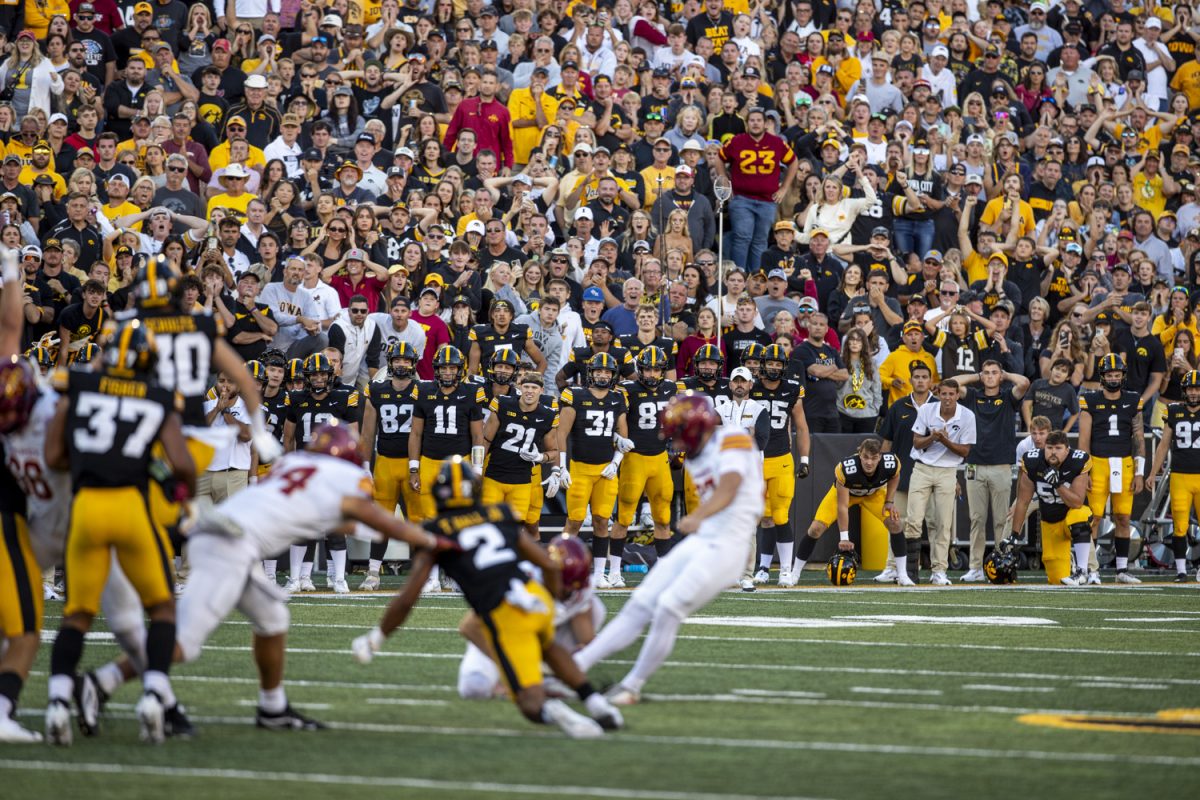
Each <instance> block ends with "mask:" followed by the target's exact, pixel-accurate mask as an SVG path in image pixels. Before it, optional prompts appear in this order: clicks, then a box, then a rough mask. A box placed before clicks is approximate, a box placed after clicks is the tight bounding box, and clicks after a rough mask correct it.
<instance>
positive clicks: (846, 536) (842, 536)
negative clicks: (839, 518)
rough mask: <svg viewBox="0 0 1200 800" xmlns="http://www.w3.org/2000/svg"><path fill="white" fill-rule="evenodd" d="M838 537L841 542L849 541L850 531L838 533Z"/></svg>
mask: <svg viewBox="0 0 1200 800" xmlns="http://www.w3.org/2000/svg"><path fill="white" fill-rule="evenodd" d="M838 537H839V538H840V539H841V540H842V541H843V542H848V541H850V531H840V532H839V533H838Z"/></svg>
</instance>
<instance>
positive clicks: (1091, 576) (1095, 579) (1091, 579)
mask: <svg viewBox="0 0 1200 800" xmlns="http://www.w3.org/2000/svg"><path fill="white" fill-rule="evenodd" d="M1087 585H1088V586H1099V585H1100V573H1099V572H1089V573H1088V575H1087Z"/></svg>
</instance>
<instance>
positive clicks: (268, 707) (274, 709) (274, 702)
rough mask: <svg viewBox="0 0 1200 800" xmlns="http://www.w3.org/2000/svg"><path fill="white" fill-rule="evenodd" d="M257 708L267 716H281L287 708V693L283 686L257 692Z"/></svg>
mask: <svg viewBox="0 0 1200 800" xmlns="http://www.w3.org/2000/svg"><path fill="white" fill-rule="evenodd" d="M258 707H259V708H261V709H262V710H263V711H265V712H267V713H268V714H282V713H283V711H284V709H286V708H287V693H286V692H284V691H283V686H282V685H280V686H276V687H275V688H274V689H259V690H258Z"/></svg>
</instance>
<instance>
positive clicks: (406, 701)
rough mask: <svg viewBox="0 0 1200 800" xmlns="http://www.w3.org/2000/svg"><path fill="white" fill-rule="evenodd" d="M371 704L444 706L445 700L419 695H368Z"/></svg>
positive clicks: (368, 701) (368, 703)
mask: <svg viewBox="0 0 1200 800" xmlns="http://www.w3.org/2000/svg"><path fill="white" fill-rule="evenodd" d="M367 705H369V706H444V705H446V701H445V700H425V699H421V698H417V697H368V698H367Z"/></svg>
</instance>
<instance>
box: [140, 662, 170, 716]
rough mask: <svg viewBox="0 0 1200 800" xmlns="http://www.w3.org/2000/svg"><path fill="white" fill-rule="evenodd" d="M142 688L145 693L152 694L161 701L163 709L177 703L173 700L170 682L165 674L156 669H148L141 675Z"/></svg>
mask: <svg viewBox="0 0 1200 800" xmlns="http://www.w3.org/2000/svg"><path fill="white" fill-rule="evenodd" d="M142 687H143V688H144V689H145V690H146V691H147V692H154V693H155V694H156V695H158V696H159V698H160V699H162V704H163V708H172V707H174V706H175V704H176V703H177V702H178V701H177V700H176V699H175V692H174V691H173V690H172V689H171V680H170V679H169V678H168V677H167V674H166V673H165V672H159V671H158V670H156V669H148V670H146V672H145V674H144V675H142Z"/></svg>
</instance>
